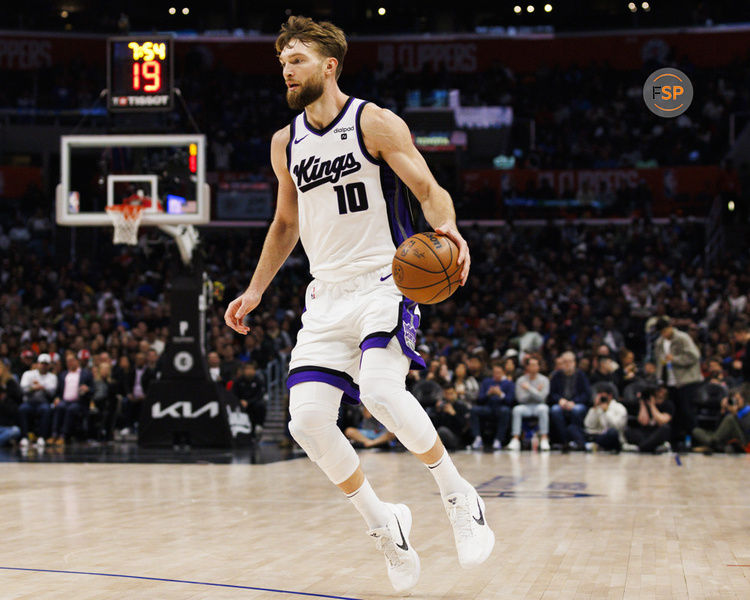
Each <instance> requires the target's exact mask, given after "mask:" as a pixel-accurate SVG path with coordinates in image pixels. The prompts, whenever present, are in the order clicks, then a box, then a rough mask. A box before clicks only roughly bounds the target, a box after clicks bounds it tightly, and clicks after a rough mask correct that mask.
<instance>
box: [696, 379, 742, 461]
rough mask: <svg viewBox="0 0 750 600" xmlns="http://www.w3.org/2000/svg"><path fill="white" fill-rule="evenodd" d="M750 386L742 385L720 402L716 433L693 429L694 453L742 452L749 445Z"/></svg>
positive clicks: (698, 428) (699, 428) (697, 428)
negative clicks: (699, 451)
mask: <svg viewBox="0 0 750 600" xmlns="http://www.w3.org/2000/svg"><path fill="white" fill-rule="evenodd" d="M749 396H750V384H747V383H745V384H743V385H742V386H741V387H739V388H734V389H733V390H731V391H730V392H729V396H728V397H725V398H722V400H721V414H722V415H723V416H722V419H721V422H720V423H719V426H718V427H717V428H716V431H714V432H712V433H709V432H707V431H706V430H705V429H703V428H702V427H696V428H695V429H693V439H694V440H695V445H696V451H698V450H701V449H703V450H704V451H711V450H723V451H724V452H744V451H745V447H746V446H747V445H748V443H750V402H748V397H749Z"/></svg>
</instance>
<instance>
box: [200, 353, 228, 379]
mask: <svg viewBox="0 0 750 600" xmlns="http://www.w3.org/2000/svg"><path fill="white" fill-rule="evenodd" d="M206 360H207V362H208V375H209V377H211V381H215V382H216V383H218V384H219V385H221V386H222V387H223V386H224V385H226V383H227V382H228V381H230V380H231V379H232V374H231V373H227V372H226V370H225V369H222V365H221V358H220V357H219V353H218V352H209V353H208V356H207V357H206Z"/></svg>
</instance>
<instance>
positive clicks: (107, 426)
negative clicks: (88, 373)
mask: <svg viewBox="0 0 750 600" xmlns="http://www.w3.org/2000/svg"><path fill="white" fill-rule="evenodd" d="M92 375H93V379H94V385H93V391H92V396H91V405H92V406H91V408H92V410H94V409H95V410H96V411H98V412H99V414H100V415H101V418H100V421H99V431H98V435H99V440H100V441H102V442H109V441H112V439H113V435H114V429H115V420H116V419H117V414H118V411H119V407H120V403H121V401H122V394H121V393H120V387H119V383H118V382H117V380H115V378H114V377H113V375H112V363H111V362H109V361H108V360H101V361H99V362H98V363H97V364H95V365H94V367H93V368H92Z"/></svg>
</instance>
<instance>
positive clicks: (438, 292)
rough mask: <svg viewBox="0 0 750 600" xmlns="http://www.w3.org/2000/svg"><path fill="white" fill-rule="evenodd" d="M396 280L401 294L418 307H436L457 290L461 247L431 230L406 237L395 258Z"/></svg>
mask: <svg viewBox="0 0 750 600" xmlns="http://www.w3.org/2000/svg"><path fill="white" fill-rule="evenodd" d="M393 281H394V282H395V283H396V287H398V289H399V290H400V291H401V293H402V294H403V295H404V296H406V297H407V298H409V299H410V300H414V301H415V302H418V303H419V304H437V303H438V302H442V301H443V300H445V299H446V298H448V296H450V295H451V294H452V293H453V292H455V291H456V290H457V289H458V286H459V284H460V283H461V267H459V266H458V247H457V246H456V244H454V243H453V241H452V240H451V239H450V238H448V237H446V236H444V235H440V234H439V233H435V232H432V231H428V232H425V233H416V234H414V235H413V236H411V237H410V238H407V239H405V240H404V241H403V243H402V244H401V245H400V246H399V247H398V249H397V250H396V255H395V256H394V257H393Z"/></svg>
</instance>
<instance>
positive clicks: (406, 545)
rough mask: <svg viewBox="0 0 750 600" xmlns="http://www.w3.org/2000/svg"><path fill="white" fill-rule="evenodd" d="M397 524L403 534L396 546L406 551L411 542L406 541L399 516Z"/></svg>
mask: <svg viewBox="0 0 750 600" xmlns="http://www.w3.org/2000/svg"><path fill="white" fill-rule="evenodd" d="M483 521H484V520H483ZM396 524H397V525H398V532H399V533H400V534H401V543H400V544H396V546H398V547H399V548H401V550H403V551H404V552H406V551H407V550H409V544H407V543H406V538H405V537H404V532H403V531H401V523H399V520H398V517H396Z"/></svg>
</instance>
